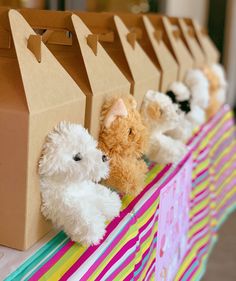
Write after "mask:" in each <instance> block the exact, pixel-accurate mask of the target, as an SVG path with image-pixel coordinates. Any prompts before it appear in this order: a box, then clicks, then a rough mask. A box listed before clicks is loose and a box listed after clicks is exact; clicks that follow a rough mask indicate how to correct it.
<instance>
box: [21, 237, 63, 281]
mask: <svg viewBox="0 0 236 281" xmlns="http://www.w3.org/2000/svg"><path fill="white" fill-rule="evenodd" d="M66 240H68V238H65V239H64V240H63V241H62V242H61V243H60V244H59V245H57V246H56V248H54V249H53V251H52V252H50V253H49V254H48V255H47V256H45V257H44V258H43V259H42V260H41V261H40V262H39V263H38V264H37V265H36V267H39V266H40V265H41V264H43V263H44V261H45V260H46V259H47V258H48V257H49V256H51V255H52V254H54V253H55V252H56V251H57V250H58V248H59V247H61V245H62V244H63V243H64V242H65V241H66ZM36 267H34V268H32V269H31V270H30V271H29V272H27V274H26V275H25V276H24V278H23V279H22V281H24V280H27V278H28V277H29V275H30V274H31V273H32V272H33V271H34V270H35V268H36Z"/></svg>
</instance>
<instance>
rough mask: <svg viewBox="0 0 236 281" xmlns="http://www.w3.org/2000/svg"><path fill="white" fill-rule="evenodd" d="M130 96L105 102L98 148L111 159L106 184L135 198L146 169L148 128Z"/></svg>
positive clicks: (141, 184) (142, 183) (142, 184)
mask: <svg viewBox="0 0 236 281" xmlns="http://www.w3.org/2000/svg"><path fill="white" fill-rule="evenodd" d="M136 106H137V104H136V101H135V99H134V98H133V97H132V96H124V97H116V98H111V99H108V100H107V101H106V102H105V103H104V105H103V108H102V112H101V129H100V134H99V139H98V142H99V148H100V149H101V150H103V152H104V153H105V154H106V155H108V156H109V158H110V176H109V178H108V179H107V180H105V182H104V183H105V184H106V185H108V186H110V187H112V188H114V189H116V190H117V191H118V192H120V193H121V194H132V195H137V194H138V193H140V191H141V190H142V189H143V187H144V180H145V174H146V172H147V166H146V164H145V162H144V161H143V160H142V159H141V157H142V155H143V153H144V152H145V148H146V145H147V139H148V138H147V135H148V134H147V129H146V127H145V126H144V125H143V123H142V120H141V116H140V114H139V112H138V110H137V109H136Z"/></svg>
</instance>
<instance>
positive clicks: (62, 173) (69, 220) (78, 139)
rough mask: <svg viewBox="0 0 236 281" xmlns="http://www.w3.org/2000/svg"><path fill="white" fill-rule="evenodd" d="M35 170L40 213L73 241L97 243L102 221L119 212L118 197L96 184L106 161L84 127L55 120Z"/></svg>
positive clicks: (106, 171)
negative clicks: (36, 171)
mask: <svg viewBox="0 0 236 281" xmlns="http://www.w3.org/2000/svg"><path fill="white" fill-rule="evenodd" d="M39 174H40V187H41V195H42V213H43V215H44V216H45V217H46V218H47V219H50V220H51V221H52V222H53V224H54V225H55V226H56V227H62V228H63V230H64V231H65V232H66V233H67V235H68V236H70V238H71V239H72V240H73V241H76V242H81V243H82V244H84V245H93V244H94V245H96V244H98V243H99V241H100V240H101V239H102V238H103V236H104V234H105V227H106V224H105V223H106V221H107V220H111V219H113V218H114V217H116V216H118V215H119V212H120V208H121V201H120V198H119V196H118V195H117V194H116V193H115V192H112V191H111V190H109V189H108V188H106V187H105V186H103V185H101V184H98V182H99V181H100V180H101V179H102V178H106V177H107V176H108V174H109V161H108V158H107V157H106V156H105V155H104V154H103V153H102V152H101V151H100V150H99V149H97V142H96V141H95V140H94V139H93V138H92V137H91V135H89V133H88V132H87V130H86V129H84V128H83V127H82V126H80V125H77V124H71V123H66V122H61V123H59V125H58V126H57V127H56V128H55V129H54V131H52V132H51V133H50V134H49V135H48V137H47V140H46V143H45V144H44V147H43V153H42V157H41V159H40V162H39Z"/></svg>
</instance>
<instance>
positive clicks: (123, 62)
mask: <svg viewBox="0 0 236 281" xmlns="http://www.w3.org/2000/svg"><path fill="white" fill-rule="evenodd" d="M75 13H76V14H77V15H79V17H80V18H81V19H82V21H83V22H84V23H85V24H86V25H87V26H88V28H89V29H90V30H91V31H92V32H93V33H94V34H96V35H97V36H98V37H99V38H104V37H105V38H109V40H108V39H107V40H104V39H102V40H101V44H102V46H103V47H104V49H105V50H106V52H107V53H108V54H109V56H110V57H111V58H112V60H113V61H114V62H115V64H116V65H117V66H118V67H119V69H120V70H121V71H122V73H123V74H124V76H125V77H126V78H127V80H128V81H129V82H130V83H131V94H132V95H133V96H134V97H135V98H136V100H137V103H138V107H140V106H141V104H142V101H143V97H144V96H145V94H146V92H147V91H148V90H150V89H151V90H158V89H159V80H160V72H159V70H158V69H157V68H156V67H155V65H154V64H153V63H152V61H151V60H150V58H149V57H148V55H147V54H146V53H145V52H144V50H143V49H142V47H141V46H140V44H139V43H138V42H137V35H136V32H133V31H130V30H129V29H128V28H127V26H125V24H124V23H123V21H122V20H121V18H120V17H119V16H117V15H114V14H112V13H85V12H75Z"/></svg>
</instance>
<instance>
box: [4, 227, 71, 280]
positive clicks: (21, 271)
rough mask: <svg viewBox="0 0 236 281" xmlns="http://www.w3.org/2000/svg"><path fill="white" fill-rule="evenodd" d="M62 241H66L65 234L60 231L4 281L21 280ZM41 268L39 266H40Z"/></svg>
mask: <svg viewBox="0 0 236 281" xmlns="http://www.w3.org/2000/svg"><path fill="white" fill-rule="evenodd" d="M64 239H66V234H65V233H64V232H63V231H61V232H59V233H58V234H57V235H56V236H55V237H53V238H52V239H51V240H50V241H49V242H47V243H46V244H45V245H44V246H42V247H41V248H40V249H38V251H37V252H36V253H35V254H33V255H32V256H31V257H29V258H28V259H27V260H26V261H25V262H24V263H23V264H22V265H21V266H20V267H18V268H17V269H16V270H15V271H14V272H13V273H11V274H10V275H8V277H7V278H5V279H4V281H11V280H16V279H15V278H16V277H17V278H22V277H24V275H25V274H26V273H27V272H29V271H30V270H32V269H34V268H36V266H37V265H38V263H39V262H40V261H41V260H42V259H43V258H44V257H45V256H46V255H48V254H50V252H51V250H52V249H53V248H54V247H56V246H57V245H58V244H60V243H61V242H62V241H63V240H64ZM40 267H41V266H40Z"/></svg>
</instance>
